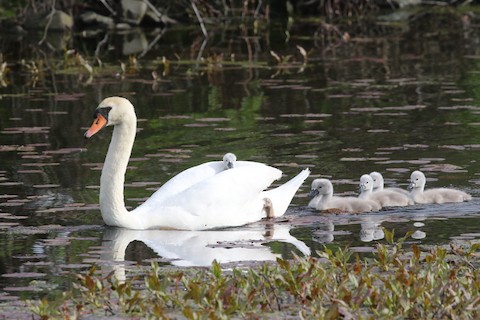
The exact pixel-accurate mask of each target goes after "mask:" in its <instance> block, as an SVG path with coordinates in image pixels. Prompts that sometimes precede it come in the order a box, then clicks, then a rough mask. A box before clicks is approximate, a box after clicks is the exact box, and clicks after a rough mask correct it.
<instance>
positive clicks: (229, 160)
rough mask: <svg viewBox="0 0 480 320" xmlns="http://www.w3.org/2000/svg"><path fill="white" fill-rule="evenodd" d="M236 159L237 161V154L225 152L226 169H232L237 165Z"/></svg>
mask: <svg viewBox="0 0 480 320" xmlns="http://www.w3.org/2000/svg"><path fill="white" fill-rule="evenodd" d="M236 161H237V156H236V155H234V154H233V153H231V152H229V153H225V155H224V156H223V166H224V169H225V170H227V169H232V168H233V167H235V162H236Z"/></svg>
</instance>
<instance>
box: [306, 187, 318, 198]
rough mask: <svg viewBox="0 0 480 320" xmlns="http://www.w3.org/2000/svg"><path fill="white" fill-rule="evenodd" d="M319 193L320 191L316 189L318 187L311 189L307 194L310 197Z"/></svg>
mask: <svg viewBox="0 0 480 320" xmlns="http://www.w3.org/2000/svg"><path fill="white" fill-rule="evenodd" d="M319 193H320V191H318V189H312V190H311V191H310V193H309V194H308V196H309V197H310V199H312V198H315V197H316V196H318V194H319Z"/></svg>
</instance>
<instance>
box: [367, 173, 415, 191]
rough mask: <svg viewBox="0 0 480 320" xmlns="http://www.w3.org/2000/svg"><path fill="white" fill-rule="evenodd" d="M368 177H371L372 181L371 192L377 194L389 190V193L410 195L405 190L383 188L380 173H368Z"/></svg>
mask: <svg viewBox="0 0 480 320" xmlns="http://www.w3.org/2000/svg"><path fill="white" fill-rule="evenodd" d="M370 177H372V179H373V192H377V191H381V190H390V191H395V192H400V193H403V194H404V195H409V194H410V193H409V192H408V191H407V190H404V189H401V188H384V184H385V182H384V180H383V176H382V174H381V173H380V172H377V171H373V172H370Z"/></svg>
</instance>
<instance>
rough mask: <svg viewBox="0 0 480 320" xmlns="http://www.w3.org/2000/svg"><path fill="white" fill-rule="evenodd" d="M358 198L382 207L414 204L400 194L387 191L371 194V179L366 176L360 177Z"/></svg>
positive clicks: (406, 196) (407, 197)
mask: <svg viewBox="0 0 480 320" xmlns="http://www.w3.org/2000/svg"><path fill="white" fill-rule="evenodd" d="M358 197H359V198H360V199H368V200H372V201H375V202H378V203H379V204H380V205H381V206H382V207H404V206H408V205H412V204H414V202H413V200H412V199H411V198H410V197H409V196H408V195H405V194H401V193H400V192H396V191H391V190H387V189H384V190H380V191H376V192H373V179H372V177H371V176H370V175H368V174H364V175H362V176H361V177H360V195H359V196H358Z"/></svg>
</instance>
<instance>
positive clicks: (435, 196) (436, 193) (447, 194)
mask: <svg viewBox="0 0 480 320" xmlns="http://www.w3.org/2000/svg"><path fill="white" fill-rule="evenodd" d="M471 199H472V196H471V195H469V194H468V193H466V192H463V191H461V190H456V189H450V188H435V189H428V190H425V191H424V192H423V193H422V194H418V195H416V196H415V197H414V200H415V202H416V203H448V202H463V201H469V200H471Z"/></svg>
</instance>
